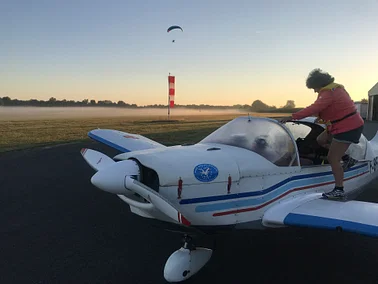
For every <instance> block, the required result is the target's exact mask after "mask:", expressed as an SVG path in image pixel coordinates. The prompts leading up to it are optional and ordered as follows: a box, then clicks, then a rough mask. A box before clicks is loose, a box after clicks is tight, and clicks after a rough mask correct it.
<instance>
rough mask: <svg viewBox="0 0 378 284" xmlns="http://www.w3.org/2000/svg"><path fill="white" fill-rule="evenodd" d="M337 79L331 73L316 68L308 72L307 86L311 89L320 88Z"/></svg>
mask: <svg viewBox="0 0 378 284" xmlns="http://www.w3.org/2000/svg"><path fill="white" fill-rule="evenodd" d="M334 81H335V78H333V77H332V76H331V75H329V74H328V73H327V72H324V71H323V70H321V69H319V68H316V69H314V70H312V71H311V72H310V74H308V77H307V80H306V86H307V88H309V89H320V88H323V87H325V86H327V85H328V84H331V83H333V82H334Z"/></svg>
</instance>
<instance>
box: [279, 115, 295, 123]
mask: <svg viewBox="0 0 378 284" xmlns="http://www.w3.org/2000/svg"><path fill="white" fill-rule="evenodd" d="M290 120H293V118H292V117H291V116H288V117H284V118H281V119H280V121H281V123H286V122H288V121H290Z"/></svg>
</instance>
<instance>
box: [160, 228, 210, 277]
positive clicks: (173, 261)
mask: <svg viewBox="0 0 378 284" xmlns="http://www.w3.org/2000/svg"><path fill="white" fill-rule="evenodd" d="M183 241H184V245H183V246H182V247H181V248H180V249H178V250H176V251H175V252H174V253H172V254H171V256H170V257H169V258H168V260H167V262H166V263H165V267H164V278H165V279H166V280H167V281H168V282H180V281H184V280H186V279H188V278H189V277H191V276H193V275H194V274H196V273H197V272H198V271H199V270H200V269H201V268H202V267H204V265H205V264H206V263H207V262H208V261H209V260H210V257H211V255H212V253H213V251H212V250H211V249H208V248H202V247H195V246H194V245H193V243H192V238H191V237H190V236H188V235H185V236H184V240H183Z"/></svg>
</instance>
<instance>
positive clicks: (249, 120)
mask: <svg viewBox="0 0 378 284" xmlns="http://www.w3.org/2000/svg"><path fill="white" fill-rule="evenodd" d="M248 122H251V116H250V115H249V113H248Z"/></svg>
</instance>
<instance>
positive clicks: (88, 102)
mask: <svg viewBox="0 0 378 284" xmlns="http://www.w3.org/2000/svg"><path fill="white" fill-rule="evenodd" d="M0 106H36V107H122V108H167V105H166V104H153V105H146V106H138V105H137V104H129V103H127V102H125V101H123V100H119V101H118V102H112V101H111V100H99V101H97V102H96V100H94V99H83V100H81V101H74V100H66V99H63V100H58V99H56V98H55V97H50V98H49V99H48V100H47V101H43V100H37V99H30V100H26V101H22V100H17V99H11V98H10V97H8V96H7V97H0ZM175 108H191V109H198V110H211V109H225V110H226V109H239V110H241V111H243V112H292V111H296V110H298V109H297V108H295V102H294V101H293V100H288V101H287V102H286V105H285V106H283V107H281V108H276V107H275V106H269V105H267V104H265V103H263V102H262V101H261V100H255V101H254V102H253V103H252V104H251V105H248V104H244V105H242V104H237V105H233V106H214V105H207V104H200V105H195V104H189V105H178V104H175Z"/></svg>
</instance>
